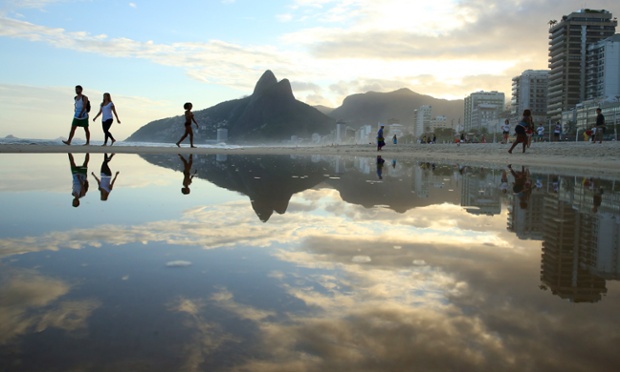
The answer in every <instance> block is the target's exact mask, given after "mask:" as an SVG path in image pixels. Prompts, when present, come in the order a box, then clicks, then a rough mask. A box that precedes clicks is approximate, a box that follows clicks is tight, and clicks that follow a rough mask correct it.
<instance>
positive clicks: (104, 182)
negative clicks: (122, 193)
mask: <svg viewBox="0 0 620 372" xmlns="http://www.w3.org/2000/svg"><path fill="white" fill-rule="evenodd" d="M112 157H114V154H111V155H110V156H108V154H103V162H102V163H101V179H99V178H97V176H95V173H93V172H90V174H92V175H93V177H95V179H96V180H97V185H98V188H99V192H100V193H101V200H102V201H106V200H108V197H109V196H110V193H111V192H112V188H113V187H114V182H116V177H118V175H119V173H120V172H116V173H115V174H114V178H112V171H111V170H110V166H109V162H110V161H112Z"/></svg>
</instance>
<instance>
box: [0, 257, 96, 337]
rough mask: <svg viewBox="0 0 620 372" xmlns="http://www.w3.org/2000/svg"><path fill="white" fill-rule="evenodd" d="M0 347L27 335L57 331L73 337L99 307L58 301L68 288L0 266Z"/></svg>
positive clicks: (87, 301) (59, 282)
mask: <svg viewBox="0 0 620 372" xmlns="http://www.w3.org/2000/svg"><path fill="white" fill-rule="evenodd" d="M0 269H1V271H0V273H1V274H0V345H4V344H7V343H9V342H11V341H12V340H14V339H15V338H16V337H18V336H21V335H24V334H26V333H30V332H43V331H45V330H46V329H48V328H57V329H61V330H64V331H67V332H72V333H73V334H74V335H77V334H79V333H80V332H84V331H85V330H86V320H87V319H88V318H89V317H90V314H91V313H92V312H93V311H94V310H95V309H96V308H97V307H99V306H100V302H99V301H98V300H95V299H85V300H61V297H63V296H64V295H66V294H67V293H69V291H70V288H71V287H70V286H69V285H68V284H67V283H65V282H64V281H62V280H59V279H55V278H51V277H47V276H43V275H41V274H39V273H38V272H36V271H34V270H27V269H15V268H10V267H6V266H2V265H0Z"/></svg>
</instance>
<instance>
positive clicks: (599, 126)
mask: <svg viewBox="0 0 620 372" xmlns="http://www.w3.org/2000/svg"><path fill="white" fill-rule="evenodd" d="M603 134H605V116H604V115H603V114H602V113H601V109H600V107H599V108H597V109H596V133H595V137H594V139H593V140H592V143H596V141H597V140H598V143H603Z"/></svg>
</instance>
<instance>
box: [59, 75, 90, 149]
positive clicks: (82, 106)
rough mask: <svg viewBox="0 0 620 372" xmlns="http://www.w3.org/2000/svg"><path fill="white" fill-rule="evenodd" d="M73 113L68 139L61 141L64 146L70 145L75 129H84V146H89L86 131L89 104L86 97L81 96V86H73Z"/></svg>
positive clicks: (88, 136)
mask: <svg viewBox="0 0 620 372" xmlns="http://www.w3.org/2000/svg"><path fill="white" fill-rule="evenodd" d="M75 94H76V96H75V98H74V100H75V102H74V105H75V113H74V114H73V122H72V123H71V132H70V133H69V138H68V139H67V140H66V141H62V142H63V143H64V144H65V145H71V140H72V139H73V136H74V135H75V130H76V129H77V127H82V128H84V132H85V133H86V143H85V144H84V145H89V144H90V131H89V130H88V111H89V108H90V104H89V102H88V97H86V96H85V95H83V94H82V86H80V85H76V86H75Z"/></svg>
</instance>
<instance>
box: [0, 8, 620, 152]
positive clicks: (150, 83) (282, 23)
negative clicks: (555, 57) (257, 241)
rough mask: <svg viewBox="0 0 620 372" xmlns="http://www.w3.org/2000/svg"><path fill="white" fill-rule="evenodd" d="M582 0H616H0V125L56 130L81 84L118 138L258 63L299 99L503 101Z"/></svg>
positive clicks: (198, 100) (202, 103)
mask: <svg viewBox="0 0 620 372" xmlns="http://www.w3.org/2000/svg"><path fill="white" fill-rule="evenodd" d="M583 8H591V9H606V10H609V11H611V12H612V14H614V16H616V15H618V14H620V3H618V1H617V0H603V1H584V0H580V1H573V0H568V1H564V0H562V1H560V0H557V1H554V0H552V1H541V0H507V1H503V2H497V3H494V4H492V3H489V2H488V1H481V0H435V1H433V2H428V1H418V0H410V1H404V0H382V1H376V0H341V1H333V0H270V1H250V0H179V1H157V0H150V1H140V0H136V1H132V2H129V1H116V0H105V1H104V0H0V53H1V55H0V56H1V60H2V63H1V68H0V137H5V136H7V135H14V136H17V137H21V138H42V139H58V138H61V137H62V138H66V137H67V136H68V133H69V129H70V125H71V119H72V111H73V96H74V87H75V85H78V84H79V85H82V86H83V87H84V94H85V95H87V96H88V97H89V98H90V99H91V100H92V101H93V102H94V103H95V105H94V108H93V111H94V112H93V111H91V118H92V117H94V115H96V112H97V107H98V104H99V103H100V102H101V97H102V94H103V93H104V92H109V93H110V94H111V96H112V99H113V101H114V103H115V105H116V108H117V112H118V114H119V117H120V119H121V125H117V124H115V125H114V126H113V127H112V133H113V134H114V135H115V136H116V137H117V139H125V138H126V137H128V136H129V135H130V134H132V133H133V132H134V131H136V130H137V129H139V128H140V127H142V126H143V125H145V124H147V123H148V122H150V121H152V120H156V119H160V118H164V117H170V116H175V115H181V114H183V104H184V103H185V102H188V101H189V102H192V103H193V105H194V110H201V109H205V108H208V107H211V106H214V105H216V104H218V103H220V102H224V101H228V100H232V99H238V98H242V97H244V96H247V95H249V94H251V93H252V90H253V88H254V85H255V84H256V82H257V81H258V79H259V78H260V76H261V75H262V74H263V73H264V72H265V71H266V70H271V71H272V72H273V73H274V74H275V76H276V77H277V79H278V80H282V79H288V80H289V81H290V82H291V85H292V87H293V93H294V95H295V97H296V98H297V99H298V100H300V101H303V102H305V103H307V104H310V105H324V106H328V107H334V108H335V107H338V106H340V105H341V104H342V101H343V99H344V98H345V97H346V96H347V95H351V94H357V93H365V92H368V91H376V92H391V91H394V90H397V89H401V88H409V89H411V90H412V91H414V92H417V93H421V94H427V95H431V96H434V97H436V98H445V99H462V98H464V97H466V96H467V95H469V94H470V93H472V92H476V91H480V90H484V91H493V90H496V91H500V92H504V93H505V95H506V99H507V101H509V100H510V89H511V79H512V78H513V77H514V76H517V75H519V74H521V73H522V72H523V71H525V70H527V69H547V59H548V53H547V51H548V27H549V26H548V22H549V20H552V19H555V20H559V19H561V18H562V16H563V15H567V14H570V13H571V12H573V11H577V10H579V9H583ZM437 114H438V115H439V114H440V113H437ZM100 128H101V125H100V123H99V122H97V123H92V121H91V132H92V139H93V141H97V140H102V139H103V133H102V131H101V129H100ZM77 136H78V137H80V136H81V137H82V138H83V132H80V131H78V132H77Z"/></svg>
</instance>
